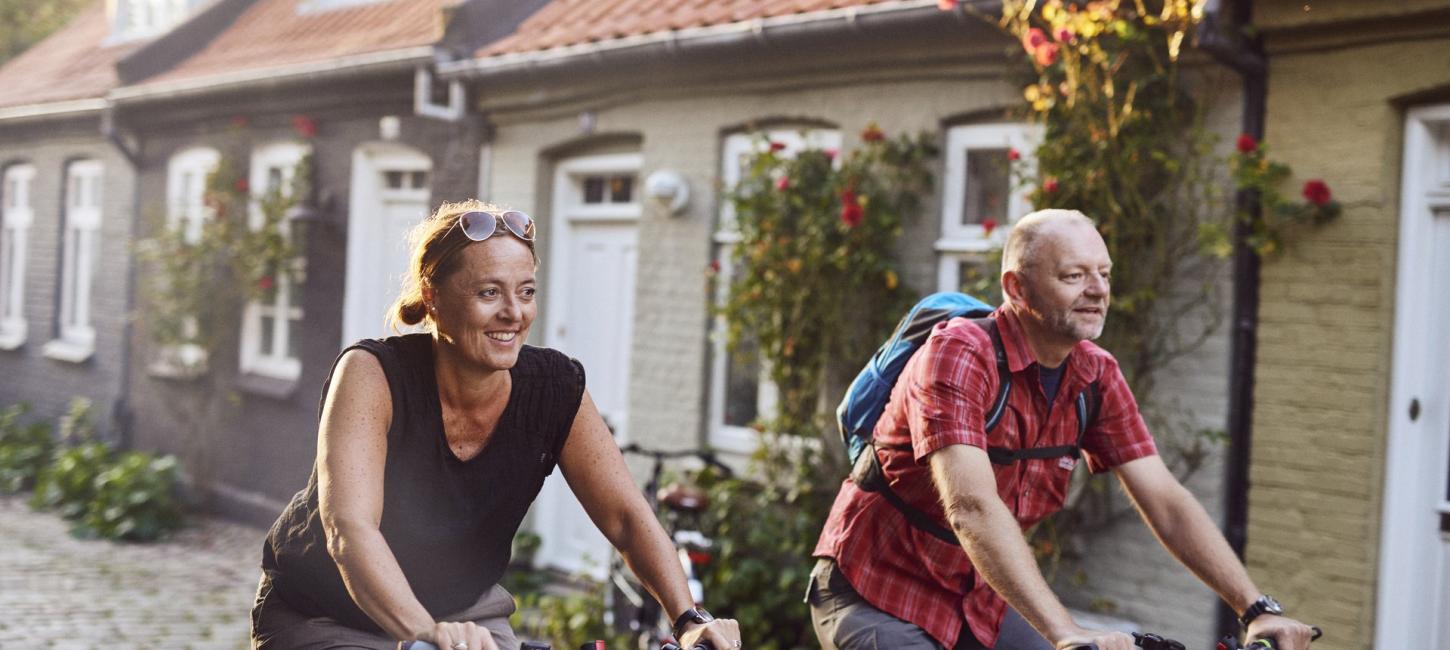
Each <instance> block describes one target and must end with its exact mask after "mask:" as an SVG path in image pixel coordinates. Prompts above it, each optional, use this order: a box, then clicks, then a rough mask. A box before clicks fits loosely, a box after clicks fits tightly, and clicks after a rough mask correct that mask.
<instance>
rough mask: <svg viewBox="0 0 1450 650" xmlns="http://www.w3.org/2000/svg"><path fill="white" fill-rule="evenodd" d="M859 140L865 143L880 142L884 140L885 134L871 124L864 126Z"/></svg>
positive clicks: (873, 123)
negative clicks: (864, 128)
mask: <svg viewBox="0 0 1450 650" xmlns="http://www.w3.org/2000/svg"><path fill="white" fill-rule="evenodd" d="M861 139H862V140H865V141H866V142H880V141H882V140H885V139H886V133H885V132H884V131H882V130H881V127H879V126H876V123H875V122H872V123H870V124H868V125H867V126H866V130H865V131H862V132H861Z"/></svg>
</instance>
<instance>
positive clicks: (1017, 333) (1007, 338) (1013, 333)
mask: <svg viewBox="0 0 1450 650" xmlns="http://www.w3.org/2000/svg"><path fill="white" fill-rule="evenodd" d="M996 317H997V332H998V333H999V334H1001V335H1002V348H1003V349H1004V350H1006V352H1007V369H1008V370H1010V371H1012V372H1022V370H1024V369H1025V368H1027V366H1030V365H1032V364H1034V363H1037V357H1036V356H1034V355H1033V354H1032V348H1031V347H1030V346H1028V345H1027V337H1026V336H1024V335H1023V333H1022V322H1021V321H1020V320H1018V319H1017V313H1016V312H1014V311H1012V310H1011V309H1010V308H1009V307H1008V306H1007V305H1002V306H1001V307H998V308H997V313H996Z"/></svg>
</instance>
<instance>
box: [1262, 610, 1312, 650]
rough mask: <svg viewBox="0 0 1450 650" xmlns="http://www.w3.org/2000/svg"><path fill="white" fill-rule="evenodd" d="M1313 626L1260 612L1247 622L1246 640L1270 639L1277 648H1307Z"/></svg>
mask: <svg viewBox="0 0 1450 650" xmlns="http://www.w3.org/2000/svg"><path fill="white" fill-rule="evenodd" d="M1315 636H1316V635H1315V633H1314V628H1312V627H1310V626H1308V625H1305V624H1303V623H1300V622H1299V621H1296V620H1294V619H1292V618H1288V617H1285V616H1275V615H1273V614H1262V615H1260V616H1259V617H1258V618H1255V619H1254V622H1252V623H1249V630H1248V640H1249V641H1251V642H1252V641H1255V640H1258V639H1271V640H1273V642H1274V647H1275V648H1276V649H1277V650H1309V641H1311V640H1312V639H1314V637H1315Z"/></svg>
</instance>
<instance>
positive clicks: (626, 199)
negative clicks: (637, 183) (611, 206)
mask: <svg viewBox="0 0 1450 650" xmlns="http://www.w3.org/2000/svg"><path fill="white" fill-rule="evenodd" d="M632 201H634V177H633V176H615V177H614V178H611V179H609V202H610V203H630V202H632Z"/></svg>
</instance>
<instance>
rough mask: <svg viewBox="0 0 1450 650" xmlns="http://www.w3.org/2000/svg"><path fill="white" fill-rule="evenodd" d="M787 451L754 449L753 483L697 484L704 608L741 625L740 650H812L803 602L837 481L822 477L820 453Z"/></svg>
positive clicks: (807, 611)
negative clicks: (704, 539) (705, 505)
mask: <svg viewBox="0 0 1450 650" xmlns="http://www.w3.org/2000/svg"><path fill="white" fill-rule="evenodd" d="M791 447H792V445H782V444H778V443H777V444H771V443H769V442H764V443H762V445H761V446H760V448H759V450H758V451H757V452H756V454H755V458H754V463H755V466H754V469H753V471H752V472H751V476H752V477H755V478H745V479H742V478H731V479H725V480H719V481H715V482H713V483H708V482H704V481H702V485H705V487H706V488H707V489H708V491H709V494H710V512H709V520H708V521H707V523H706V528H705V530H707V531H711V532H712V533H713V535H714V542H715V556H714V559H713V561H712V562H711V563H710V564H709V565H707V566H706V567H704V569H703V570H702V571H701V573H700V576H701V581H702V582H703V583H704V587H705V604H706V605H707V606H708V607H709V608H710V611H711V612H712V613H714V614H715V615H716V616H724V617H729V618H734V619H738V620H739V621H740V622H741V625H740V633H741V635H742V636H743V637H744V639H743V640H744V642H745V643H744V645H745V647H747V648H755V649H758V650H794V649H797V648H816V647H819V646H818V645H817V643H816V638H815V633H814V632H813V628H812V627H811V618H810V609H809V608H808V606H807V605H806V604H805V603H804V602H803V596H804V594H805V590H806V584H807V582H808V581H809V579H810V573H811V568H812V567H813V566H814V565H815V559H814V558H812V557H811V551H812V550H813V549H814V548H815V545H816V539H817V538H819V537H820V534H821V528H822V527H823V526H824V524H825V521H826V515H827V514H828V513H829V512H830V508H831V503H832V501H833V500H834V499H835V495H836V490H837V487H838V486H839V485H840V481H841V477H840V476H829V475H827V470H825V468H826V467H827V465H826V464H825V463H824V462H822V461H821V460H820V459H819V456H820V453H821V452H819V451H816V450H814V449H812V448H811V447H810V446H808V445H794V447H796V448H794V449H792V448H791Z"/></svg>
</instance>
